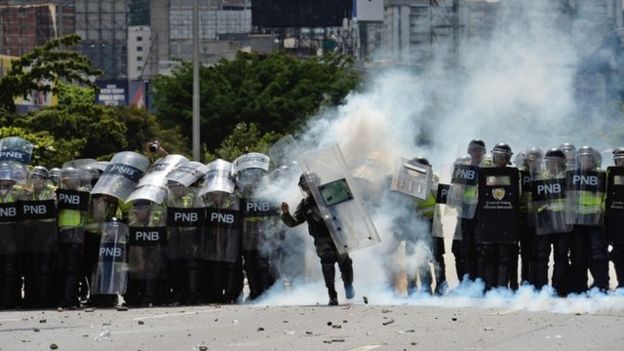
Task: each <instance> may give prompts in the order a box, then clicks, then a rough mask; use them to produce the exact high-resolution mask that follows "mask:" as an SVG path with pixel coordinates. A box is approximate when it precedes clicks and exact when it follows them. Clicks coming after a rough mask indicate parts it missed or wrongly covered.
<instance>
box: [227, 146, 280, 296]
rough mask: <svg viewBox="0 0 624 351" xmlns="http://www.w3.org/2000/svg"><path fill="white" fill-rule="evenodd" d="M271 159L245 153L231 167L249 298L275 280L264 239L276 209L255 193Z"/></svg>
mask: <svg viewBox="0 0 624 351" xmlns="http://www.w3.org/2000/svg"><path fill="white" fill-rule="evenodd" d="M269 164H270V159H269V157H268V156H267V155H264V154H260V153H254V152H252V153H248V154H245V155H242V156H240V157H238V158H237V159H236V160H234V163H233V170H234V173H235V176H236V185H237V187H238V189H239V191H240V196H241V207H240V208H241V211H243V229H242V235H241V248H242V253H243V260H244V263H243V269H244V270H245V275H246V276H247V283H248V285H249V297H248V299H249V300H250V301H253V300H255V299H257V298H258V297H260V295H262V294H263V293H264V292H265V291H267V290H268V289H269V288H270V287H271V286H272V285H273V283H274V282H275V277H274V276H273V275H272V273H273V270H272V269H271V266H270V252H267V250H264V247H265V242H266V240H271V239H273V238H272V237H273V234H274V231H275V229H276V228H275V225H274V223H273V218H272V217H275V216H276V215H277V212H278V210H277V209H276V208H275V206H274V205H273V204H271V203H270V202H269V201H266V200H264V199H261V198H259V197H258V192H259V190H260V188H259V187H260V184H261V182H262V180H263V178H264V177H265V176H266V175H267V173H268V171H269Z"/></svg>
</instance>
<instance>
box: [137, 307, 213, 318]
mask: <svg viewBox="0 0 624 351" xmlns="http://www.w3.org/2000/svg"><path fill="white" fill-rule="evenodd" d="M218 310H219V309H218V308H215V309H213V310H203V311H189V312H180V313H167V314H157V315H155V316H144V317H133V318H130V319H126V320H132V321H138V320H144V319H156V318H167V317H178V316H185V315H189V314H199V313H208V312H217V311H218Z"/></svg>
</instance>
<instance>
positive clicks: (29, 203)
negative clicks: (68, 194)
mask: <svg viewBox="0 0 624 351" xmlns="http://www.w3.org/2000/svg"><path fill="white" fill-rule="evenodd" d="M21 188H22V191H21V194H20V208H21V211H20V212H21V213H22V218H21V220H20V226H21V232H22V235H21V236H20V239H21V241H22V242H21V245H20V246H21V250H22V255H21V256H22V260H21V264H22V273H23V275H24V292H25V299H24V302H25V305H26V306H28V307H31V308H35V307H36V308H41V307H51V306H52V302H53V301H54V294H53V289H52V281H53V272H52V267H53V266H54V252H55V251H56V239H57V228H56V203H55V201H54V200H55V197H56V195H55V187H54V185H52V183H51V182H50V180H49V174H48V170H47V169H46V168H45V167H42V166H37V167H34V168H33V169H32V170H31V171H30V172H29V173H28V180H27V182H26V184H25V185H24V186H22V187H21Z"/></svg>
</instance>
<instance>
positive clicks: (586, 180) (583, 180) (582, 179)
mask: <svg viewBox="0 0 624 351" xmlns="http://www.w3.org/2000/svg"><path fill="white" fill-rule="evenodd" d="M572 183H574V184H575V185H576V184H580V185H590V186H597V185H598V177H596V176H583V175H578V174H575V175H574V177H572Z"/></svg>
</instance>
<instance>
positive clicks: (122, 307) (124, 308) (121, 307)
mask: <svg viewBox="0 0 624 351" xmlns="http://www.w3.org/2000/svg"><path fill="white" fill-rule="evenodd" d="M115 309H116V310H117V311H118V312H125V311H127V310H128V307H126V306H117V307H115Z"/></svg>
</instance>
